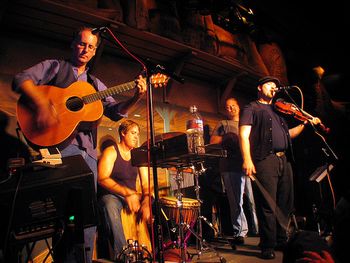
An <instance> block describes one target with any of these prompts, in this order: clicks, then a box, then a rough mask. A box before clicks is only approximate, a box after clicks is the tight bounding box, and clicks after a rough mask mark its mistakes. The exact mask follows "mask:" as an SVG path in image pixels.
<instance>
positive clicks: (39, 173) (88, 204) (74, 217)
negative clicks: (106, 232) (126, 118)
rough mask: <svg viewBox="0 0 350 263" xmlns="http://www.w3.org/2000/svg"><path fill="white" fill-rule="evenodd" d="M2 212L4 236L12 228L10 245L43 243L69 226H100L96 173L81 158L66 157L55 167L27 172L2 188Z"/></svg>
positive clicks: (2, 231)
mask: <svg viewBox="0 0 350 263" xmlns="http://www.w3.org/2000/svg"><path fill="white" fill-rule="evenodd" d="M20 177H22V179H21V181H20V183H19V185H18V182H19V178H20ZM17 188H18V189H17ZM16 189H17V190H16ZM16 191H17V197H16V199H14V197H15V192H16ZM13 202H15V203H14V204H13ZM12 207H13V208H14V209H13V214H12V217H11V210H12ZM0 211H2V216H1V221H0V222H1V225H0V236H1V237H5V235H6V233H7V229H8V227H10V229H9V230H10V236H9V238H10V239H9V241H10V242H22V241H25V242H28V241H35V240H40V239H43V238H45V237H47V236H51V235H52V234H53V233H54V232H55V231H56V230H57V229H58V228H61V227H64V226H66V225H67V224H74V223H76V224H80V226H83V227H89V226H93V225H96V224H97V200H96V194H95V185H94V176H93V173H92V171H91V170H90V168H89V167H88V165H87V164H86V162H85V161H84V159H83V158H82V156H80V155H76V156H70V157H65V158H62V165H59V166H56V167H55V168H47V167H45V168H43V167H34V168H30V169H23V170H22V175H20V174H19V173H17V174H15V175H14V176H13V178H12V179H11V180H9V181H8V182H6V183H5V184H2V185H0ZM9 221H11V222H9ZM9 223H10V224H9ZM2 239H3V238H2ZM2 242H4V240H1V241H0V243H2Z"/></svg>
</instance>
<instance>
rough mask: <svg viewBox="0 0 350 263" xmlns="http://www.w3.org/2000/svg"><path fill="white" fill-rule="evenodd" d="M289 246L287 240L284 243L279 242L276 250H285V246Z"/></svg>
mask: <svg viewBox="0 0 350 263" xmlns="http://www.w3.org/2000/svg"><path fill="white" fill-rule="evenodd" d="M286 246H287V242H283V243H278V244H277V245H276V246H275V250H276V251H284V249H285V247H286Z"/></svg>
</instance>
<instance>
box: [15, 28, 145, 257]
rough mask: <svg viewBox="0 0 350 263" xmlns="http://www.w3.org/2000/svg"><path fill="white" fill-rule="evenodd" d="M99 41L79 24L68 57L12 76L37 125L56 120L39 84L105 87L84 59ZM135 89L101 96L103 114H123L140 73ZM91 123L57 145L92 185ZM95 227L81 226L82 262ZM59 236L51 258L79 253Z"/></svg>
mask: <svg viewBox="0 0 350 263" xmlns="http://www.w3.org/2000/svg"><path fill="white" fill-rule="evenodd" d="M99 43H100V36H99V34H98V33H97V34H93V33H92V28H89V27H82V28H80V29H79V30H78V31H77V32H76V33H75V34H74V38H73V40H72V43H71V45H70V48H71V57H70V59H67V60H64V59H48V60H44V61H42V62H40V63H38V64H36V65H34V66H32V67H31V68H29V69H26V70H24V71H23V72H21V73H18V74H17V75H16V76H15V77H14V80H13V90H14V91H16V92H19V93H21V94H24V95H26V97H28V99H29V100H30V101H31V102H32V103H33V105H35V110H36V115H35V116H36V120H35V121H36V122H35V123H33V125H36V126H37V127H38V128H40V129H49V128H50V127H53V126H55V125H56V124H57V123H58V122H60V121H63V120H60V119H59V118H60V116H58V115H57V113H56V111H55V109H54V107H53V106H52V104H51V102H50V100H49V99H48V98H47V97H45V96H43V94H41V93H40V92H39V87H38V86H39V85H52V86H56V87H59V88H67V87H68V86H70V85H71V84H72V83H75V82H88V83H90V84H91V85H93V86H94V88H95V89H96V90H97V91H101V90H106V89H107V87H106V86H105V85H104V84H103V83H102V82H101V81H100V80H99V79H98V78H96V77H94V76H93V75H92V74H91V73H90V71H89V66H88V63H89V62H90V60H91V59H92V58H93V57H94V56H95V54H96V49H97V48H98V45H99ZM135 88H136V89H135V93H134V96H133V97H131V98H130V99H128V100H126V101H123V102H116V101H115V100H114V98H113V97H111V96H109V97H107V98H105V99H103V100H102V103H103V107H104V114H105V115H106V116H107V117H108V118H110V119H111V120H113V121H118V120H120V119H122V118H123V117H125V116H126V114H127V112H128V110H129V109H130V108H131V107H132V106H133V105H135V104H136V103H137V102H138V101H139V100H140V98H141V97H142V96H143V95H144V94H145V92H146V89H147V86H146V81H145V79H143V78H142V77H141V76H139V77H138V78H137V79H136V80H135ZM91 126H92V127H79V128H78V130H77V132H76V133H75V136H74V137H72V138H70V140H69V141H68V142H67V143H65V144H64V146H62V147H61V146H59V149H60V151H61V155H62V157H67V156H72V155H81V156H82V157H83V158H84V160H85V161H86V163H87V164H88V166H89V167H90V169H91V170H92V172H93V174H94V181H95V187H96V183H97V151H96V134H97V128H96V125H91ZM95 232H96V227H89V228H86V229H84V252H85V256H86V262H92V251H93V250H94V239H95ZM58 240H60V242H59V243H57V244H58V246H54V247H55V252H56V253H54V257H55V262H56V261H57V262H71V261H75V260H77V259H76V256H75V255H78V254H80V253H77V251H73V249H72V247H73V244H70V243H71V242H72V238H68V237H66V238H65V239H64V240H62V239H59V238H58Z"/></svg>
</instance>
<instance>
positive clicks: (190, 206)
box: [159, 196, 199, 224]
mask: <svg viewBox="0 0 350 263" xmlns="http://www.w3.org/2000/svg"><path fill="white" fill-rule="evenodd" d="M159 202H160V204H161V208H162V209H163V211H164V213H165V215H166V216H167V217H168V219H174V220H175V222H176V223H177V224H178V223H179V222H180V213H179V211H180V210H179V206H178V200H177V198H176V197H175V196H164V197H161V198H160V199H159ZM198 212H199V202H198V200H195V199H191V198H185V197H183V198H182V215H183V222H184V223H187V224H190V223H191V222H195V221H196V220H197V217H198Z"/></svg>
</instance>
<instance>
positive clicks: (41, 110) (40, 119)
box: [20, 80, 58, 129]
mask: <svg viewBox="0 0 350 263" xmlns="http://www.w3.org/2000/svg"><path fill="white" fill-rule="evenodd" d="M20 88H21V90H22V91H23V92H24V93H25V94H26V95H27V97H28V98H29V99H30V100H31V102H32V105H33V107H34V110H35V112H36V114H35V122H36V123H35V125H36V127H37V128H38V129H44V128H48V127H51V126H54V125H55V124H57V123H58V115H57V112H56V111H55V108H54V107H53V105H52V103H51V101H50V100H48V99H47V98H46V97H45V96H43V95H42V93H40V92H38V89H37V86H36V85H35V84H34V82H33V81H32V80H26V81H24V82H23V83H22V85H21V87H20Z"/></svg>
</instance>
